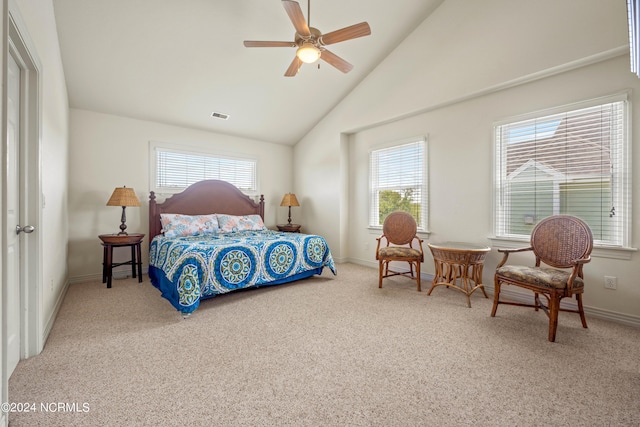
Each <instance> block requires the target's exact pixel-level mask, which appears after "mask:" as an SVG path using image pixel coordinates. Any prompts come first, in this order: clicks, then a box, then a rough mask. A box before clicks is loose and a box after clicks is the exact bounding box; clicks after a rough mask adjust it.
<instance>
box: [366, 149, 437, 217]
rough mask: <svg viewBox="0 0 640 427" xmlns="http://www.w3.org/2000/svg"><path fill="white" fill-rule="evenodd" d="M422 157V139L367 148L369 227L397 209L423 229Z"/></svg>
mask: <svg viewBox="0 0 640 427" xmlns="http://www.w3.org/2000/svg"><path fill="white" fill-rule="evenodd" d="M426 156H427V154H426V139H425V138H420V139H416V140H412V141H411V142H402V143H398V144H397V145H393V146H389V147H385V148H380V149H374V150H372V151H370V153H369V174H370V206H369V226H372V227H379V226H382V224H383V222H384V220H385V218H386V217H387V215H389V214H390V213H391V212H393V211H396V210H401V211H405V212H408V213H410V214H411V215H412V216H413V217H414V218H415V220H416V222H417V223H418V229H420V230H425V229H426V224H427V173H426V164H427V162H426Z"/></svg>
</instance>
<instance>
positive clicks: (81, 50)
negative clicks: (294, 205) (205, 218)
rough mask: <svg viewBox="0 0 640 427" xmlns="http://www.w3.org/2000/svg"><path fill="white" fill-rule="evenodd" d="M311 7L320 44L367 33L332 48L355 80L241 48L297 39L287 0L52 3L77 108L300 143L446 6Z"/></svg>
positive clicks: (418, 0)
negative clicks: (360, 26)
mask: <svg viewBox="0 0 640 427" xmlns="http://www.w3.org/2000/svg"><path fill="white" fill-rule="evenodd" d="M309 1H311V4H310V9H309V4H308V3H307V1H306V0H300V1H299V3H300V7H301V9H302V11H303V14H304V16H305V18H307V19H309V17H308V12H309V10H310V26H311V27H315V28H318V29H319V30H320V31H321V32H322V33H324V34H326V33H329V32H331V31H334V30H338V29H341V28H344V27H347V26H350V25H353V24H356V23H359V22H362V21H366V22H368V23H369V25H370V27H371V33H372V34H371V35H370V36H367V37H361V38H357V39H353V40H348V41H345V42H341V43H337V44H334V45H331V46H329V48H330V50H331V51H332V52H333V53H335V54H336V55H338V56H340V57H341V58H344V59H345V60H347V61H348V62H350V63H351V64H353V66H354V68H353V70H352V71H351V72H349V73H347V74H343V73H342V72H340V71H338V70H337V69H335V68H334V67H332V66H331V65H329V64H328V63H326V62H324V61H319V62H318V63H315V64H311V65H309V64H305V65H303V67H302V68H301V70H300V72H299V73H298V75H297V76H295V77H284V73H285V71H286V69H287V67H288V66H289V64H290V63H291V61H292V60H293V58H294V56H295V49H294V48H291V47H275V48H273V47H272V48H246V47H244V45H243V41H244V40H276V41H293V39H294V34H295V29H294V27H293V24H292V22H291V20H290V19H289V17H288V15H287V13H286V12H285V9H284V7H283V5H282V2H281V0H181V1H176V0H108V1H105V0H54V8H55V15H56V23H57V28H58V34H59V40H60V49H61V53H62V61H63V66H64V72H65V77H66V81H67V88H68V92H69V104H70V107H72V108H78V109H86V110H91V111H96V112H103V113H108V114H115V115H120V116H126V117H132V118H136V119H142V120H151V121H157V122H162V123H168V124H173V125H178V126H184V127H189V128H195V129H203V130H207V131H211V132H217V133H223V134H229V135H234V136H240V137H246V138H251V139H258V140H263V141H268V142H275V143H279V144H287V145H293V144H295V143H296V142H298V141H299V140H300V139H301V138H302V137H303V136H304V135H305V134H306V133H307V132H309V131H310V130H311V129H312V128H313V126H314V125H315V124H316V123H318V122H319V121H320V120H321V119H322V118H323V117H324V116H325V115H326V114H327V113H328V112H329V111H330V110H331V109H332V108H333V107H334V106H335V105H337V104H338V103H339V102H340V101H341V100H342V99H343V98H344V97H345V96H346V95H347V94H348V93H349V92H350V91H351V90H352V89H353V88H354V87H355V86H357V85H358V83H359V82H361V81H362V80H363V79H364V78H365V77H366V76H367V74H368V73H369V72H371V70H373V69H374V68H375V67H376V65H378V64H379V63H380V62H381V61H382V60H384V58H385V57H386V56H387V55H388V54H389V53H390V52H391V51H392V50H393V49H394V48H395V47H396V46H397V45H398V44H399V43H400V42H401V41H402V40H403V39H404V38H405V37H406V36H407V35H408V34H409V33H411V32H412V31H413V30H414V29H415V28H416V27H417V26H418V25H419V24H420V23H421V22H422V21H424V20H425V19H426V18H427V17H428V16H429V14H431V13H432V12H433V11H434V10H435V9H436V8H437V7H438V6H439V5H440V4H441V3H442V2H443V0H394V1H389V0H309ZM318 64H319V66H318ZM407 65H410V64H407ZM213 112H219V113H223V114H228V115H229V118H228V119H227V120H221V119H217V118H212V117H211V114H212V113H213Z"/></svg>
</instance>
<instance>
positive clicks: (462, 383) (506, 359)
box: [9, 264, 640, 426]
mask: <svg viewBox="0 0 640 427" xmlns="http://www.w3.org/2000/svg"><path fill="white" fill-rule="evenodd" d="M424 289H425V290H424V291H423V292H421V293H418V292H417V291H416V290H415V286H414V283H413V282H411V281H410V280H409V279H406V278H396V279H390V280H387V281H385V284H384V287H383V289H378V285H377V270H374V269H370V268H366V267H362V266H358V265H353V264H339V265H338V276H337V277H334V276H333V275H331V273H330V272H328V271H325V274H323V276H322V277H315V278H311V279H307V280H304V281H301V282H298V283H296V284H289V285H282V286H276V287H272V288H263V289H258V290H251V291H243V292H238V293H235V294H229V295H225V296H222V297H218V298H215V299H212V300H207V301H204V302H203V303H202V305H201V307H200V308H199V309H198V310H197V311H196V312H195V313H194V314H193V315H192V316H191V317H190V318H189V319H186V320H184V319H182V317H181V316H180V315H179V314H178V313H177V312H176V311H175V310H174V309H173V307H172V306H171V305H170V304H169V303H168V302H167V301H165V300H164V299H163V298H161V297H160V294H159V292H158V291H157V290H156V289H155V288H153V286H152V285H151V284H150V283H149V281H148V278H147V277H145V281H144V282H143V283H141V284H139V283H138V282H137V280H133V279H126V280H114V282H113V288H112V289H106V288H105V285H103V284H102V283H98V282H95V283H85V284H75V285H72V286H71V287H70V289H69V292H68V294H67V297H66V299H65V301H64V304H63V306H62V309H61V312H60V314H59V316H58V319H57V320H56V323H55V325H54V328H53V330H52V332H51V335H50V337H49V340H48V342H47V344H46V346H45V349H44V351H43V352H42V354H41V355H39V356H37V357H33V358H31V359H29V360H26V361H22V362H20V364H19V365H18V367H17V369H16V371H15V372H14V374H13V376H12V377H11V379H10V384H9V396H10V400H11V401H12V402H32V403H35V406H36V407H35V409H36V411H35V412H31V413H12V414H11V415H10V425H11V426H36V425H42V426H92V425H96V426H138V425H140V426H141V425H147V426H191V425H202V426H212V425H216V426H217V425H219V426H235V425H246V426H262V425H265V426H268V425H279V426H280V425H302V426H344V425H349V426H404V425H407V426H416V425H423V426H466V425H476V426H532V425H536V426H541V425H549V426H565V425H566V426H623V425H628V426H632V425H635V426H637V425H640V329H636V328H633V327H629V326H624V325H620V324H616V323H611V322H607V321H603V320H600V319H593V318H587V321H588V322H589V329H583V328H582V327H581V325H580V321H579V318H578V316H577V315H575V314H570V313H561V314H560V325H559V327H558V335H557V342H556V343H555V344H554V343H549V342H548V341H547V327H548V322H547V318H546V316H545V315H544V313H542V312H538V313H536V312H534V311H533V310H530V309H525V308H521V307H509V306H500V307H499V309H498V315H497V317H496V318H491V317H490V316H489V313H490V310H491V301H490V300H488V299H484V298H483V297H482V296H481V294H480V293H478V294H474V296H473V297H472V305H473V307H472V308H471V309H469V308H467V307H466V302H465V298H464V296H463V295H462V294H460V293H458V292H455V291H453V290H450V289H446V288H438V289H436V290H434V292H433V294H432V295H431V296H427V295H426V289H428V284H426V285H425V287H424ZM51 403H53V404H54V405H53V406H52V405H51ZM58 403H62V406H58V405H57V404H58ZM41 404H44V408H48V409H49V412H47V411H46V410H44V409H43V407H42V406H41ZM51 409H53V410H51Z"/></svg>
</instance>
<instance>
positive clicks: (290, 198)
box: [280, 193, 300, 206]
mask: <svg viewBox="0 0 640 427" xmlns="http://www.w3.org/2000/svg"><path fill="white" fill-rule="evenodd" d="M280 206H300V203H298V198H297V197H296V195H295V194H293V193H287V194H285V195H284V197H283V198H282V201H281V202H280Z"/></svg>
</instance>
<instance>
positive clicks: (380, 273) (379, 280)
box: [378, 260, 384, 288]
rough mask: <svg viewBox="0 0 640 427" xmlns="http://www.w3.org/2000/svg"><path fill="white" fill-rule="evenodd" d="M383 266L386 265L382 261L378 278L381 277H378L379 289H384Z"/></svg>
mask: <svg viewBox="0 0 640 427" xmlns="http://www.w3.org/2000/svg"><path fill="white" fill-rule="evenodd" d="M383 264H384V263H383V261H382V260H380V271H379V275H378V276H379V277H378V287H379V288H381V287H382V271H383V269H384V266H383Z"/></svg>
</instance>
